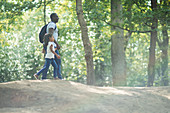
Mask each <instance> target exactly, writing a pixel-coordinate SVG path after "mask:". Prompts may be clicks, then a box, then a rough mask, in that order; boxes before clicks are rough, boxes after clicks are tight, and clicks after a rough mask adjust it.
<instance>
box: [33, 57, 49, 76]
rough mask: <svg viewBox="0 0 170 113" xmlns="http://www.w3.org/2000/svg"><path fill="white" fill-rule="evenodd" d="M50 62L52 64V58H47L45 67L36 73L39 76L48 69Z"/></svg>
mask: <svg viewBox="0 0 170 113" xmlns="http://www.w3.org/2000/svg"><path fill="white" fill-rule="evenodd" d="M50 64H51V60H50V59H45V65H44V67H43V68H42V69H41V70H40V71H39V72H38V73H36V75H38V76H39V75H40V74H41V73H42V72H44V71H48V69H49V66H50Z"/></svg>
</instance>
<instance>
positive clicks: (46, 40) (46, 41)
mask: <svg viewBox="0 0 170 113" xmlns="http://www.w3.org/2000/svg"><path fill="white" fill-rule="evenodd" d="M50 37H52V34H45V35H44V45H45V46H47V45H48V42H49V41H50V39H49V38H50Z"/></svg>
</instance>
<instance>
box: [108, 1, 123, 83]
mask: <svg viewBox="0 0 170 113" xmlns="http://www.w3.org/2000/svg"><path fill="white" fill-rule="evenodd" d="M111 22H112V25H117V24H118V25H119V26H121V25H122V23H123V21H122V4H121V1H120V0H111ZM111 32H112V33H113V35H112V36H111V43H112V45H111V61H112V77H113V80H112V81H113V85H126V66H125V53H124V32H123V30H122V29H120V28H118V27H116V28H115V27H114V26H112V27H111Z"/></svg>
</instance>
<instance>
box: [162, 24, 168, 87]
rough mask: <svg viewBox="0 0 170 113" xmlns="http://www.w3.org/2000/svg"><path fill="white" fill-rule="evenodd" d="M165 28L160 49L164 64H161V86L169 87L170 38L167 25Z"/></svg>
mask: <svg viewBox="0 0 170 113" xmlns="http://www.w3.org/2000/svg"><path fill="white" fill-rule="evenodd" d="M162 26H163V30H162V34H163V42H162V44H161V47H160V49H161V50H162V55H161V59H162V63H161V76H162V81H161V85H163V86H168V85H169V80H168V45H169V37H168V32H167V28H166V26H165V25H162Z"/></svg>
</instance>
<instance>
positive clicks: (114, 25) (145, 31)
mask: <svg viewBox="0 0 170 113" xmlns="http://www.w3.org/2000/svg"><path fill="white" fill-rule="evenodd" d="M102 21H103V22H105V23H106V24H108V25H110V26H113V27H117V28H119V29H122V30H126V31H128V32H131V33H133V32H137V33H148V32H151V30H149V31H138V30H130V29H127V28H123V27H120V26H117V25H113V24H111V23H109V22H107V21H106V20H102Z"/></svg>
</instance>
